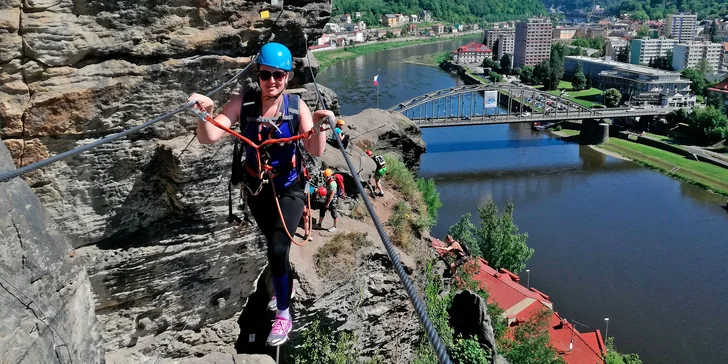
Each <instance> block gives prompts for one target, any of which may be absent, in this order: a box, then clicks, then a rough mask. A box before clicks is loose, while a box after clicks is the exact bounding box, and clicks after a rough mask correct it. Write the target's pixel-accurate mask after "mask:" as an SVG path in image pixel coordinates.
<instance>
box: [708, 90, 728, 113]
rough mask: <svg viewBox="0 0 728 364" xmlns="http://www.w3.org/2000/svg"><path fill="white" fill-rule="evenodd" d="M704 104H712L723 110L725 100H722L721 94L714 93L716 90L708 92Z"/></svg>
mask: <svg viewBox="0 0 728 364" xmlns="http://www.w3.org/2000/svg"><path fill="white" fill-rule="evenodd" d="M705 104H706V105H708V106H712V107H714V108H716V109H718V110H720V111H721V112H725V101H723V96H722V94H719V93H716V92H708V97H707V98H706V101H705Z"/></svg>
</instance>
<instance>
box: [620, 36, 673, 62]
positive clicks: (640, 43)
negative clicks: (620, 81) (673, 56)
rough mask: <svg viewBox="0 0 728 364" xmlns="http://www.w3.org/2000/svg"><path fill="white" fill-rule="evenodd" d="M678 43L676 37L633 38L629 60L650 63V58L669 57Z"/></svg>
mask: <svg viewBox="0 0 728 364" xmlns="http://www.w3.org/2000/svg"><path fill="white" fill-rule="evenodd" d="M675 44H677V40H675V39H665V38H660V39H649V38H642V39H632V43H631V45H630V57H629V62H630V63H632V64H648V63H650V59H655V58H657V57H667V53H668V52H671V51H672V50H673V48H674V47H675Z"/></svg>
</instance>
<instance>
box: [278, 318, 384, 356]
mask: <svg viewBox="0 0 728 364" xmlns="http://www.w3.org/2000/svg"><path fill="white" fill-rule="evenodd" d="M354 344H356V337H355V336H354V335H353V334H349V333H345V332H343V333H333V332H332V331H331V330H330V329H327V328H324V327H321V326H320V324H319V321H318V320H314V321H313V322H312V323H311V325H309V326H308V327H307V328H306V329H304V330H303V331H302V332H301V344H300V346H299V347H298V348H296V349H295V350H294V353H293V354H292V355H291V358H292V359H293V362H294V363H296V364H347V363H356V362H358V361H359V356H360V355H359V352H358V351H357V350H356V349H355V348H354ZM376 362H378V359H377V358H375V359H372V360H370V361H368V363H376Z"/></svg>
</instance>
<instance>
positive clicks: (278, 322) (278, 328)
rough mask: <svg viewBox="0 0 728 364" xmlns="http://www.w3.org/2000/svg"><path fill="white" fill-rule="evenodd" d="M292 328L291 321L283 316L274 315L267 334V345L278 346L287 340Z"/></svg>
mask: <svg viewBox="0 0 728 364" xmlns="http://www.w3.org/2000/svg"><path fill="white" fill-rule="evenodd" d="M292 329H293V321H291V319H288V318H285V317H283V316H278V315H276V319H275V320H273V328H272V329H271V330H270V335H268V341H267V342H266V344H267V345H268V346H279V345H283V344H284V343H285V342H286V341H288V334H289V333H290V332H291V330H292Z"/></svg>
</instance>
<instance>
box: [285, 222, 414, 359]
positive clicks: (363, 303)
mask: <svg viewBox="0 0 728 364" xmlns="http://www.w3.org/2000/svg"><path fill="white" fill-rule="evenodd" d="M370 239H372V240H377V239H378V237H374V236H372V237H370ZM355 267H356V268H355V269H354V273H353V274H351V275H350V276H348V277H339V278H337V279H333V280H331V281H329V282H327V284H326V285H325V287H326V288H325V290H326V291H325V292H322V293H319V294H314V295H311V296H308V297H302V298H301V299H298V300H294V301H293V303H294V310H296V312H298V316H297V321H298V322H299V325H300V326H299V327H298V328H297V330H300V329H302V328H304V327H305V326H306V323H307V322H310V321H311V320H313V319H318V320H320V321H321V323H322V325H326V326H330V327H334V328H336V329H337V330H343V331H349V332H354V333H356V334H357V338H358V343H357V348H358V349H359V350H360V353H361V354H362V356H364V357H369V358H371V357H374V356H379V357H380V358H384V362H386V363H410V362H411V361H412V358H413V357H414V352H413V349H414V346H415V343H416V342H417V339H418V332H419V330H420V324H419V321H418V320H417V317H416V316H415V314H414V310H413V309H412V305H411V303H410V301H409V299H408V297H407V293H406V292H405V290H404V288H402V284H401V283H400V281H399V278H398V277H397V274H396V273H395V272H394V271H393V268H392V263H391V262H390V260H389V257H388V256H387V254H386V252H384V248H383V247H382V246H381V243H377V244H375V246H372V247H369V248H365V249H361V250H360V251H359V252H358V253H357V255H356V263H355ZM405 270H406V271H408V272H409V273H411V272H412V270H413V269H412V267H405ZM299 278H300V285H301V291H304V292H313V291H315V289H313V288H312V285H314V284H313V283H312V282H310V281H308V280H307V279H306V276H305V275H299Z"/></svg>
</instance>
